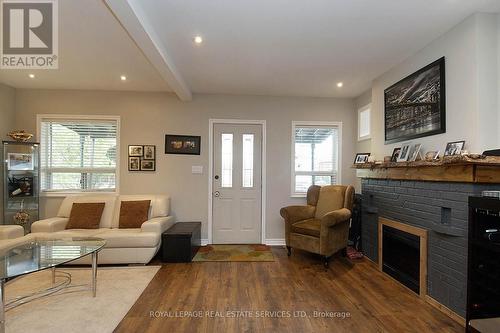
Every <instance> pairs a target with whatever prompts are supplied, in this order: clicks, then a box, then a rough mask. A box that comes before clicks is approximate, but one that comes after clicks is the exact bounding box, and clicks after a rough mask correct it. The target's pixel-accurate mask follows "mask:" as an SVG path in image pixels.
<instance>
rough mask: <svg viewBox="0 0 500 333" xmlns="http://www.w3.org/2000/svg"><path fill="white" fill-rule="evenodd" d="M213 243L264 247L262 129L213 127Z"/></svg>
mask: <svg viewBox="0 0 500 333" xmlns="http://www.w3.org/2000/svg"><path fill="white" fill-rule="evenodd" d="M213 133H214V136H213V147H214V149H213V154H214V156H213V163H214V165H213V171H214V172H213V179H212V182H213V186H212V188H213V191H212V192H213V193H212V196H213V200H212V203H213V204H212V234H213V239H212V243H214V244H258V243H261V228H262V226H261V221H262V218H261V215H262V207H261V204H262V199H261V198H262V188H261V184H262V179H261V178H262V177H261V176H262V126H261V125H251V124H214V131H213Z"/></svg>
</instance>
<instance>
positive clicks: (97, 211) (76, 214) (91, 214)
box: [66, 202, 105, 229]
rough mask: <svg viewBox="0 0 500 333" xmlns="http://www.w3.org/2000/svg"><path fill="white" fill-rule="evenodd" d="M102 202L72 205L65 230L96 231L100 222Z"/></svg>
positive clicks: (103, 204) (102, 209)
mask: <svg viewBox="0 0 500 333" xmlns="http://www.w3.org/2000/svg"><path fill="white" fill-rule="evenodd" d="M104 206H105V203H104V202H97V203H83V202H82V203H76V202H75V203H74V204H73V207H71V213H70V214H69V222H68V224H67V225H66V229H98V228H99V223H100V222H101V216H102V212H103V211H104Z"/></svg>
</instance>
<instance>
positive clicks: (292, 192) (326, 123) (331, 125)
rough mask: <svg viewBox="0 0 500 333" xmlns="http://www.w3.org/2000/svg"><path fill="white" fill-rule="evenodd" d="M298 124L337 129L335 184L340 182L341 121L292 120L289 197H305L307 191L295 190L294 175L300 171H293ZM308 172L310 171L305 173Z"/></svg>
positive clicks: (317, 173) (320, 173)
mask: <svg viewBox="0 0 500 333" xmlns="http://www.w3.org/2000/svg"><path fill="white" fill-rule="evenodd" d="M298 126H317V127H326V128H328V127H329V128H337V130H338V151H337V174H336V177H337V184H342V122H341V121H295V120H294V121H292V131H291V132H292V133H291V134H292V141H291V145H292V149H291V151H292V155H291V159H290V171H291V173H290V175H291V178H290V197H292V198H305V197H306V194H307V193H305V192H304V193H300V192H296V191H295V175H297V174H298V175H300V174H301V173H299V172H296V171H295V128H296V127H298ZM305 174H310V172H308V173H305ZM314 174H315V175H323V174H324V175H326V176H330V175H332V172H321V171H316V172H314Z"/></svg>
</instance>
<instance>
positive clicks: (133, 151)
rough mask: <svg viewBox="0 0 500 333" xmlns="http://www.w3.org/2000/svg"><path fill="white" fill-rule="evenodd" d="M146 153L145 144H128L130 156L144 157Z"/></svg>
mask: <svg viewBox="0 0 500 333" xmlns="http://www.w3.org/2000/svg"><path fill="white" fill-rule="evenodd" d="M143 155H144V146H137V145H130V146H128V156H135V157H142V156H143Z"/></svg>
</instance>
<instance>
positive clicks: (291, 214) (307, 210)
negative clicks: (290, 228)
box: [280, 205, 316, 223]
mask: <svg viewBox="0 0 500 333" xmlns="http://www.w3.org/2000/svg"><path fill="white" fill-rule="evenodd" d="M315 209H316V207H314V206H311V205H308V206H288V207H284V208H281V210H280V215H281V216H282V217H283V218H284V219H285V222H287V223H295V222H297V221H301V220H306V219H310V218H313V217H314V211H315Z"/></svg>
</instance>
